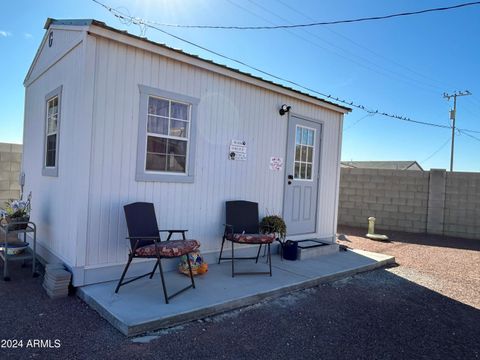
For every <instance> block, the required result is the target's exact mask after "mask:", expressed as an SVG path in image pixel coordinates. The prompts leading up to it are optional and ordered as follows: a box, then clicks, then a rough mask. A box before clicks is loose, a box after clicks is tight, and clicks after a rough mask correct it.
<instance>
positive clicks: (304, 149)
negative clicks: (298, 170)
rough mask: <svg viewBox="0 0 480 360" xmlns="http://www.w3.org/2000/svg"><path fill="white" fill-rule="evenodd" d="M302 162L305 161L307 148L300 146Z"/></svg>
mask: <svg viewBox="0 0 480 360" xmlns="http://www.w3.org/2000/svg"><path fill="white" fill-rule="evenodd" d="M302 161H307V147H306V146H302Z"/></svg>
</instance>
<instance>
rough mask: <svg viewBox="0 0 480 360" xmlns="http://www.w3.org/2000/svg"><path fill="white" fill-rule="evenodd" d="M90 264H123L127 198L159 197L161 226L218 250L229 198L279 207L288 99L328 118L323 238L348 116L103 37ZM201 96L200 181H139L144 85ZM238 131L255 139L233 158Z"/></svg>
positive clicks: (330, 228)
mask: <svg viewBox="0 0 480 360" xmlns="http://www.w3.org/2000/svg"><path fill="white" fill-rule="evenodd" d="M96 43H97V48H96V52H95V85H94V86H95V100H94V107H93V112H94V114H93V118H94V127H93V131H92V156H91V159H92V161H91V165H90V166H91V167H90V188H89V208H88V233H87V254H86V265H87V266H90V267H94V266H96V265H107V264H115V263H123V262H124V261H125V260H126V256H127V246H126V245H127V244H126V240H125V236H126V234H127V230H126V224H125V220H124V216H123V209H122V206H123V205H125V204H127V203H129V202H134V201H151V202H154V203H155V205H156V211H157V217H158V218H159V223H160V227H161V228H188V229H189V230H190V231H189V233H188V234H189V237H192V238H196V239H198V240H200V241H201V242H202V250H203V251H213V250H218V248H219V246H220V243H221V235H222V232H223V228H222V223H223V222H224V203H225V201H226V200H232V199H246V200H253V201H258V202H259V206H260V212H261V215H264V214H265V213H267V212H268V213H270V214H281V213H282V206H283V187H284V179H285V177H284V173H283V172H272V171H271V170H270V169H269V160H270V157H271V156H281V157H283V158H285V149H286V138H287V134H286V130H287V116H283V117H281V116H279V114H278V108H279V107H280V105H281V104H283V103H287V104H289V105H291V106H292V109H293V111H294V112H295V114H297V115H303V116H307V117H310V118H314V119H318V120H320V121H323V122H324V128H323V145H322V159H321V161H322V162H321V179H320V191H319V221H318V233H317V235H318V236H332V235H333V234H334V233H335V224H334V221H335V206H336V187H337V182H338V178H337V173H338V171H337V169H338V150H339V149H338V147H339V136H338V135H339V131H341V129H340V122H341V115H340V114H338V113H335V112H333V111H331V110H326V109H324V108H321V107H319V106H315V105H311V104H307V103H305V102H303V101H301V100H298V99H294V98H290V97H287V96H285V95H281V94H278V93H275V92H272V91H269V90H265V89H262V88H259V87H255V86H253V85H250V84H246V83H244V82H241V81H239V80H235V79H232V78H228V77H225V76H223V75H219V74H216V73H213V72H209V71H206V70H203V69H200V68H197V67H193V66H191V65H187V64H184V63H181V62H178V61H174V60H170V59H167V58H165V57H161V56H159V55H156V54H152V53H150V52H146V51H144V50H141V49H137V48H133V47H127V46H126V45H123V44H120V43H116V42H113V41H109V40H106V39H103V38H97V40H96ZM139 84H142V85H146V86H151V87H155V88H159V89H162V90H167V91H172V92H176V93H180V94H183V95H187V96H191V97H196V98H199V99H200V104H199V107H198V117H197V118H196V119H194V121H196V122H197V146H196V156H195V160H194V161H195V181H194V183H193V184H184V183H164V182H136V181H135V161H136V149H137V146H136V145H137V128H138V113H139V89H138V85H139ZM232 139H241V140H245V141H246V142H247V148H248V160H247V161H230V160H227V154H228V146H229V143H230V141H231V140H232Z"/></svg>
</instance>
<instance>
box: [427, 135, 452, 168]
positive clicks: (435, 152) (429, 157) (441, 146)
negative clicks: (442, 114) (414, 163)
mask: <svg viewBox="0 0 480 360" xmlns="http://www.w3.org/2000/svg"><path fill="white" fill-rule="evenodd" d="M449 143H450V137H449V138H448V139H447V140H446V141H445V142H444V143H443V144H442V145H440V147H439V148H438V149H437V150H435V151H434V152H433V153H432V154H431V155H429V156H428V157H427V158H425V159H424V160H422V161H420V163H421V164H423V163H425V162H427V161H428V160H430V159H431V158H433V157H434V156H435V155H437V154H438V153H439V152H440V151H442V149H443V148H444V147H445V146H447V145H448V144H449Z"/></svg>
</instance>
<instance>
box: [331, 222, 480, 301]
mask: <svg viewBox="0 0 480 360" xmlns="http://www.w3.org/2000/svg"><path fill="white" fill-rule="evenodd" d="M338 233H339V234H340V235H339V237H338V238H339V240H338V242H339V243H340V244H343V245H346V246H348V247H351V248H354V249H361V250H368V251H373V252H379V253H382V254H388V255H393V256H395V260H396V262H397V264H399V265H400V267H397V268H395V269H392V270H391V271H392V272H393V273H395V274H397V275H399V276H403V277H405V278H406V279H409V280H412V281H414V282H416V283H418V284H420V285H422V286H426V287H428V288H429V289H432V290H434V291H438V292H439V293H441V294H443V295H445V296H448V297H451V298H452V299H455V300H458V301H460V302H463V303H465V304H468V305H471V306H474V307H476V308H477V309H480V240H475V239H462V238H454V237H443V236H435V235H427V234H412V233H403V232H394V231H386V232H384V233H385V234H386V235H388V237H389V241H387V242H382V241H374V240H370V239H368V238H366V237H365V229H360V228H351V227H340V228H339V230H338Z"/></svg>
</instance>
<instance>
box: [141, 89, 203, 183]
mask: <svg viewBox="0 0 480 360" xmlns="http://www.w3.org/2000/svg"><path fill="white" fill-rule="evenodd" d="M139 88H140V116H139V131H138V150H137V152H138V153H137V173H136V180H137V181H169V182H193V168H194V164H193V158H194V151H195V115H196V109H197V104H198V102H199V100H198V99H195V98H191V97H188V96H184V95H181V94H176V93H172V92H168V91H164V90H160V89H155V88H151V87H147V86H143V85H140V86H139Z"/></svg>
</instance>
